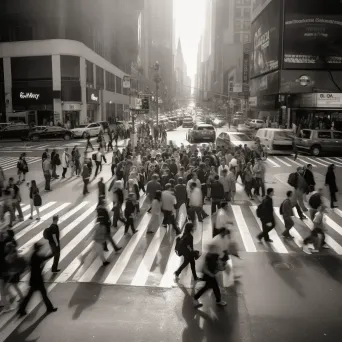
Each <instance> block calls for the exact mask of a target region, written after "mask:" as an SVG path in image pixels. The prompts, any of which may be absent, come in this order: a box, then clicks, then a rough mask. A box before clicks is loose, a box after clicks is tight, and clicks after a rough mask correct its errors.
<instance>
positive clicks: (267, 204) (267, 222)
mask: <svg viewBox="0 0 342 342" xmlns="http://www.w3.org/2000/svg"><path fill="white" fill-rule="evenodd" d="M273 196H274V189H273V188H268V189H267V195H266V196H265V198H264V199H263V200H262V202H261V204H259V206H258V208H257V216H258V217H259V218H260V220H261V223H262V232H261V233H260V234H259V235H258V236H257V239H258V240H259V241H260V242H261V240H262V239H264V240H265V242H273V240H271V239H270V237H269V236H268V233H269V232H270V231H271V230H272V229H273V228H274V227H275V220H274V215H273V200H272V197H273Z"/></svg>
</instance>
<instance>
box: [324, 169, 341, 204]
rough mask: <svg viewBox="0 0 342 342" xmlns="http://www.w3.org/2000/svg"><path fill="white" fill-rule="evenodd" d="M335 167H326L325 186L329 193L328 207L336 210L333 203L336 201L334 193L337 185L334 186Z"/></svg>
mask: <svg viewBox="0 0 342 342" xmlns="http://www.w3.org/2000/svg"><path fill="white" fill-rule="evenodd" d="M334 169H335V165H334V164H331V165H329V166H328V171H327V174H326V175H325V185H327V186H329V191H330V207H331V208H332V209H333V208H337V206H335V205H334V202H336V201H337V199H336V192H337V191H338V188H337V185H336V177H335V172H334Z"/></svg>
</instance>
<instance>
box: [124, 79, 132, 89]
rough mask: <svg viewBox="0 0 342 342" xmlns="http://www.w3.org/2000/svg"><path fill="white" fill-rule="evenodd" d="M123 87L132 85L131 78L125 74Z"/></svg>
mask: <svg viewBox="0 0 342 342" xmlns="http://www.w3.org/2000/svg"><path fill="white" fill-rule="evenodd" d="M122 87H123V88H126V89H127V88H128V89H129V88H130V87H131V78H130V77H129V76H124V77H123V79H122Z"/></svg>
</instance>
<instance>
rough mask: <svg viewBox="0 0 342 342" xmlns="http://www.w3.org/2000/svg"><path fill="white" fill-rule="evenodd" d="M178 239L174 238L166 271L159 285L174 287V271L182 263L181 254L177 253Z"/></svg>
mask: <svg viewBox="0 0 342 342" xmlns="http://www.w3.org/2000/svg"><path fill="white" fill-rule="evenodd" d="M175 246H176V239H174V240H173V244H172V247H171V251H170V254H169V258H168V261H167V264H166V269H165V272H164V274H163V276H162V279H161V281H160V284H159V287H167V288H169V287H173V286H174V285H175V282H174V276H173V273H174V272H175V271H176V270H177V268H178V267H179V265H180V259H179V256H178V255H177V254H176V253H175Z"/></svg>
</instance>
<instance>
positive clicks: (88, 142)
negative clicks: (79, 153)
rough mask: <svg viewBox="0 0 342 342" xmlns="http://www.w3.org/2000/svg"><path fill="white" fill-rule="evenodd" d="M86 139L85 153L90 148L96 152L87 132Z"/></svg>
mask: <svg viewBox="0 0 342 342" xmlns="http://www.w3.org/2000/svg"><path fill="white" fill-rule="evenodd" d="M85 138H86V140H87V145H86V147H85V152H87V151H88V147H90V148H91V149H92V150H93V151H94V147H93V145H92V144H91V142H90V133H89V132H85Z"/></svg>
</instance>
